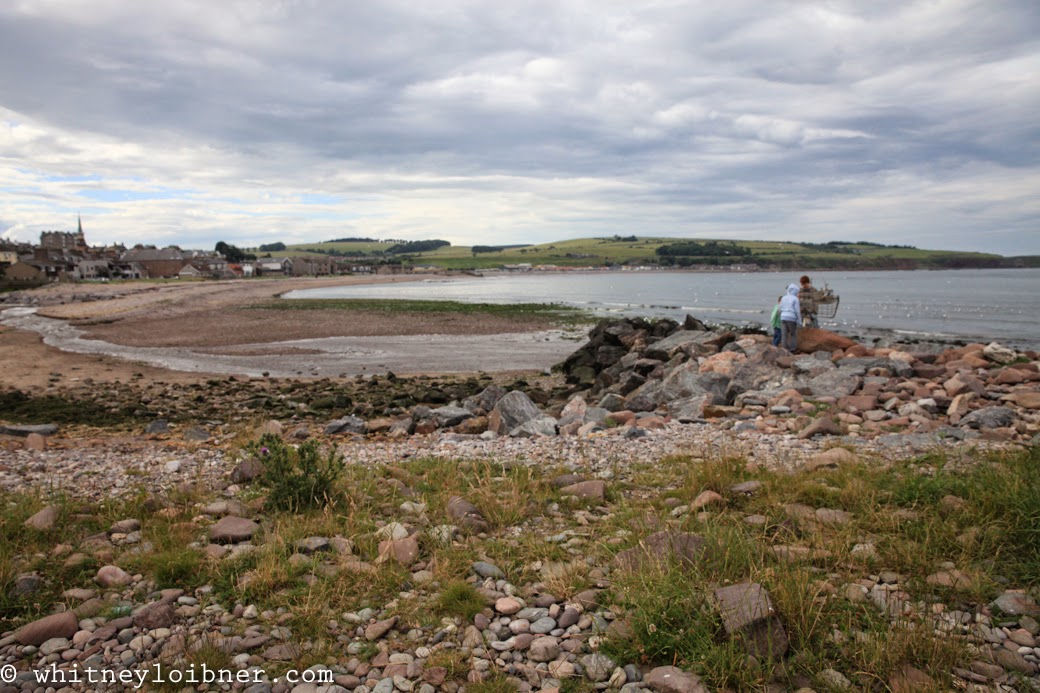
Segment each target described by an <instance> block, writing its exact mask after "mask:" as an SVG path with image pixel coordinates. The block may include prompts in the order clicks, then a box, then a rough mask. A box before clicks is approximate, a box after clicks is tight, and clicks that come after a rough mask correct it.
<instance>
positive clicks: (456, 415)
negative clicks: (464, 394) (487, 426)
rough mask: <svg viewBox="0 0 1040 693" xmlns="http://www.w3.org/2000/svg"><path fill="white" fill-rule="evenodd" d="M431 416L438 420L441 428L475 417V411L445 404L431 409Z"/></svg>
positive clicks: (456, 424)
mask: <svg viewBox="0 0 1040 693" xmlns="http://www.w3.org/2000/svg"><path fill="white" fill-rule="evenodd" d="M430 417H431V418H433V420H434V421H436V422H437V425H438V426H439V427H440V428H450V427H451V426H458V425H459V424H460V423H462V422H463V421H465V420H466V419H472V418H473V412H471V411H470V410H469V409H465V408H463V407H454V406H451V405H449V406H445V407H438V408H437V409H433V410H431V411H430Z"/></svg>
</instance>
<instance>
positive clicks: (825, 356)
mask: <svg viewBox="0 0 1040 693" xmlns="http://www.w3.org/2000/svg"><path fill="white" fill-rule="evenodd" d="M799 352H800V353H797V354H790V353H788V352H787V351H786V350H783V349H780V348H777V347H774V346H772V345H771V344H770V342H769V340H768V338H767V337H766V336H765V335H762V334H754V333H749V334H744V333H738V332H733V331H724V330H711V329H708V328H706V327H704V325H702V324H701V323H699V322H698V321H696V320H693V319H688V320H687V322H686V324H684V325H679V324H678V323H676V322H674V321H672V320H659V321H656V322H648V321H646V320H643V319H641V318H629V319H624V320H614V321H603V322H601V323H599V324H598V325H597V326H596V327H595V328H594V329H593V330H592V331H591V332H590V334H589V341H588V343H587V344H586V345H585V346H583V347H582V348H580V349H579V350H577V351H576V352H575V353H574V354H572V355H571V356H570V357H569V358H568V359H567V360H566V361H565V362H564V363H563V364H562V365H561V366H560V370H561V371H562V373H563V375H564V377H565V378H566V381H567V383H569V385H570V388H569V389H567V390H566V391H565V392H566V394H567V395H568V397H567V398H565V399H557V400H553V401H545V402H540V403H536V402H535V401H533V400H532V399H531V394H534V393H531V394H529V393H525V392H523V391H518V390H514V391H510V392H506V391H505V390H504V389H502V388H501V387H499V386H497V385H495V386H491V387H488V388H486V389H485V390H483V391H482V392H480V393H479V394H477V395H474V396H472V397H468V398H466V399H465V400H462V401H455V402H452V403H450V404H446V405H444V406H440V407H437V408H430V407H427V406H423V405H421V406H418V407H415V408H413V409H412V410H411V412H410V415H408V416H404V417H398V418H380V419H375V420H371V421H368V422H362V421H360V420H358V419H356V418H355V419H352V420H351V421H350V422H349V423H348V422H347V421H346V420H340V421H337V422H333V423H332V424H330V428H329V429H328V430H327V432H330V433H331V432H335V431H336V430H350V431H354V432H361V431H362V430H363V431H365V432H367V433H376V434H388V435H391V436H404V435H407V434H415V433H420V434H427V433H432V432H434V431H436V430H441V429H451V430H453V431H455V432H458V433H464V434H483V435H485V436H503V435H508V436H514V437H539V436H553V435H579V436H589V435H592V434H596V433H599V432H602V431H603V430H604V429H605V428H608V427H616V426H625V427H629V429H630V431H631V432H632V435H638V434H639V431H640V430H644V429H648V428H659V427H660V426H662V425H663V424H664V423H666V422H668V421H671V420H676V421H679V422H682V423H704V422H705V421H706V420H709V419H712V420H716V421H723V422H724V425H726V426H731V427H735V428H737V429H738V430H757V431H760V432H765V433H786V434H792V433H793V434H797V435H798V436H800V437H803V438H810V437H813V436H820V435H823V436H827V435H835V436H836V435H846V436H850V437H852V438H876V437H879V436H883V435H885V434H888V433H892V432H894V431H900V432H909V433H918V434H922V435H931V436H935V435H939V436H947V437H953V438H957V439H965V438H980V437H981V438H986V439H990V440H1004V441H1029V440H1035V439H1036V436H1037V434H1038V433H1040V413H1038V412H1040V387H1038V384H1040V363H1038V355H1037V354H1036V353H1033V352H1026V353H1017V352H1015V351H1013V350H1011V349H1007V348H1005V347H1003V346H1001V345H999V344H996V343H993V344H989V345H983V344H970V345H967V346H963V347H957V348H949V349H946V350H943V351H940V352H938V353H923V352H917V353H914V352H909V351H902V350H899V349H894V348H868V347H866V346H863V345H861V344H858V343H856V342H854V341H852V340H850V339H847V338H845V337H842V336H840V335H837V334H834V333H832V332H828V331H826V330H821V329H804V330H802V331H801V332H800V334H799ZM541 394H543V395H544V394H545V393H541ZM538 404H543V405H545V406H544V408H543V409H540V408H539V407H538Z"/></svg>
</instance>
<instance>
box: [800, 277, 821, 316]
mask: <svg viewBox="0 0 1040 693" xmlns="http://www.w3.org/2000/svg"><path fill="white" fill-rule="evenodd" d="M798 281H799V282H800V283H801V285H802V287H801V289H799V290H798V302H799V304H800V305H801V306H802V316H801V319H802V327H819V326H820V323H819V322H818V321H817V320H816V289H814V288H813V285H812V280H811V279H809V275H808V274H803V275H802V276H801V278H800V279H799V280H798Z"/></svg>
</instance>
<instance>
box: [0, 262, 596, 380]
mask: <svg viewBox="0 0 1040 693" xmlns="http://www.w3.org/2000/svg"><path fill="white" fill-rule="evenodd" d="M428 278H430V277H429V276H426V275H406V276H397V275H393V276H348V277H335V278H321V279H314V278H293V279H289V278H287V279H263V280H237V281H227V282H219V283H218V282H186V283H163V284H153V283H126V284H58V285H51V286H47V287H43V288H41V289H38V290H35V291H32V292H26V293H24V294H21V295H20V296H15V297H13V298H14V300H13V301H12V300H10V299H9V300H8V302H7V303H6V304H5V305H4V306H3V307H2V308H0V310H4V311H5V312H4V313H3V314H2V315H3V317H2V318H0V321H2V322H3V326H2V327H0V357H2V358H3V359H4V363H5V366H6V367H5V372H4V384H5V385H6V386H8V387H13V388H18V389H27V388H28V389H32V388H39V387H44V386H46V385H47V383H48V382H49V380H50V379H51V378H52V377H54V374H55V373H57V374H62V375H65V376H68V375H70V374H74V376H75V377H76V378H78V379H81V380H83V379H88V378H89V379H92V380H95V381H100V382H113V381H125V380H126V379H127V378H128V377H130V376H131V375H132V374H133V373H143V374H144V376H145V377H147V378H148V379H154V380H161V381H167V382H189V381H192V380H194V379H199V378H205V377H207V376H209V375H212V374H242V375H260V374H262V373H267V374H269V375H271V376H276V377H298V376H322V377H337V376H352V375H358V374H370V373H374V372H386V371H387V370H392V371H394V372H398V373H457V372H474V371H481V370H483V371H511V370H544V369H545V368H547V367H549V366H551V365H552V364H554V363H556V362H558V361H560V360H562V359H563V358H564V357H566V355H567V354H569V353H570V352H572V351H573V350H574V349H575V348H576V341H578V340H579V339H580V333H579V334H577V335H576V334H569V335H567V334H564V333H562V332H560V331H559V330H554V329H553V327H554V326H553V325H551V324H549V323H548V322H547V321H546V320H545V319H543V318H537V317H532V318H529V319H523V318H521V319H515V318H502V317H497V316H491V315H472V314H454V313H448V314H443V313H440V314H431V313H406V314H401V313H395V314H393V315H387V314H383V313H379V312H374V311H350V312H349V313H348V312H346V311H342V310H309V311H300V312H293V311H278V310H265V309H254V308H250V306H255V305H258V304H262V303H265V302H268V301H270V300H272V299H274V298H276V297H277V296H279V295H280V294H282V293H285V292H287V291H291V290H294V289H304V288H319V287H325V286H344V285H351V284H362V283H393V282H400V281H422V280H424V279H428ZM441 278H443V277H441ZM431 298H435V297H434V296H431ZM19 302H23V303H29V304H30V305H31V307H32V309H33V311H32V313H31V315H22V316H21V317H20V319H19V320H12V319H11V316H12V315H13V314H14V312H15V311H13V310H12V309H11V306H12V305H13V304H14V305H17V304H18V303H19ZM21 312H22V313H29V311H28V310H23V311H21Z"/></svg>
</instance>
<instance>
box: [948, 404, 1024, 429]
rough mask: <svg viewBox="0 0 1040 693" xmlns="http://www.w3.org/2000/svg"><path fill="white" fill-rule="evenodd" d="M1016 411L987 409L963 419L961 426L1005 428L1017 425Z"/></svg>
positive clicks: (1006, 408) (997, 408) (1003, 408)
mask: <svg viewBox="0 0 1040 693" xmlns="http://www.w3.org/2000/svg"><path fill="white" fill-rule="evenodd" d="M1016 418H1017V417H1016V416H1015V411H1014V410H1013V409H1011V408H1009V407H986V408H984V409H977V410H975V411H973V412H970V413H969V414H968V415H967V416H965V417H964V418H963V419H961V423H960V425H961V426H968V427H969V428H1003V427H1005V426H1010V425H1012V424H1013V423H1015V419H1016Z"/></svg>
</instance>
